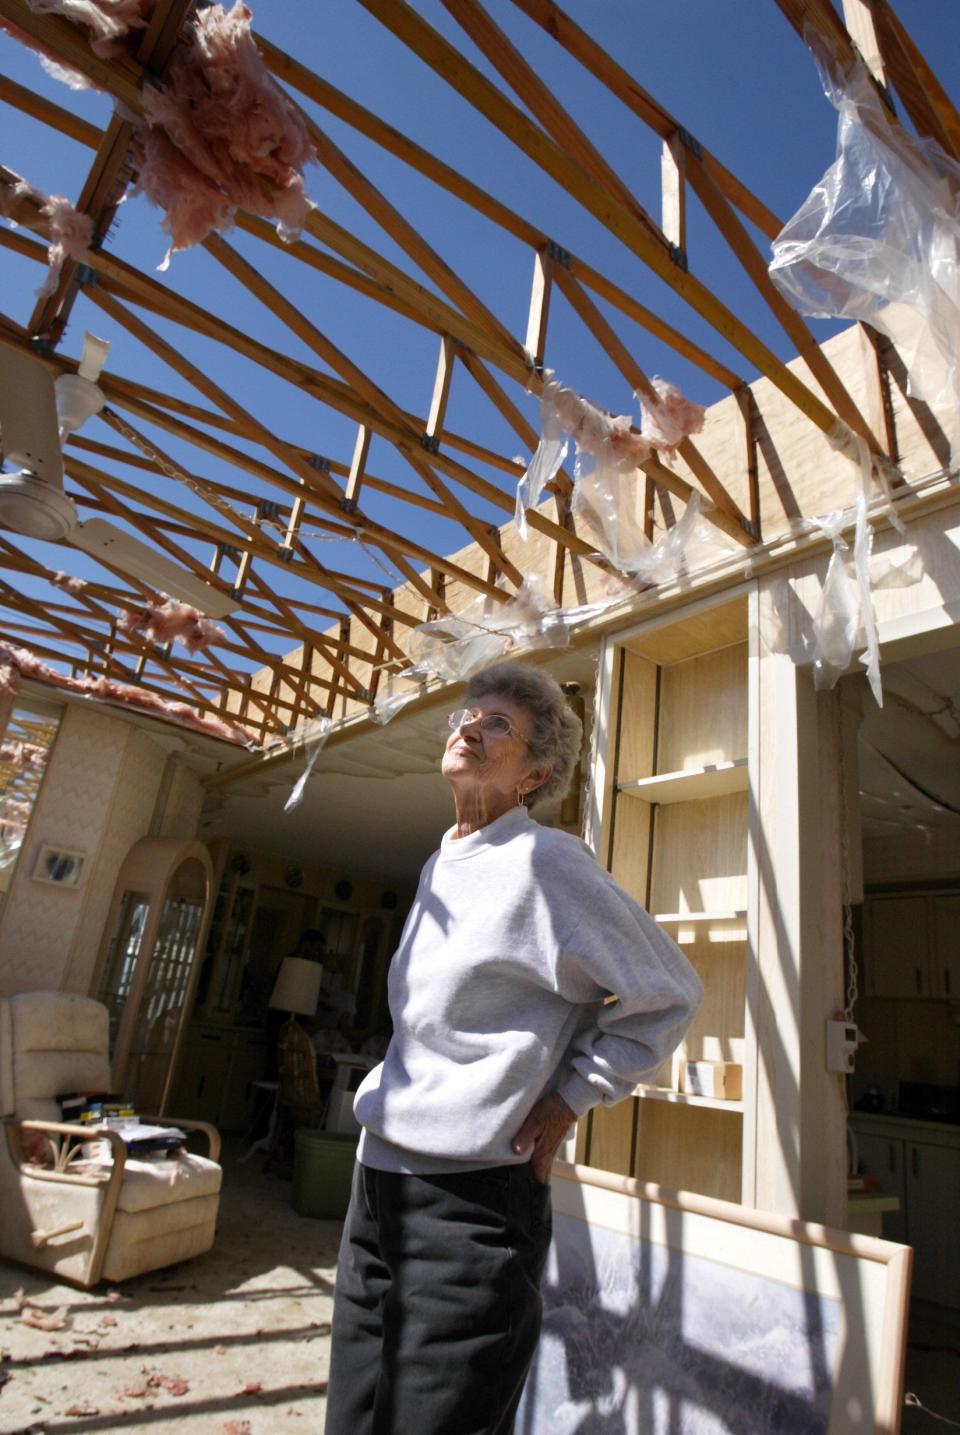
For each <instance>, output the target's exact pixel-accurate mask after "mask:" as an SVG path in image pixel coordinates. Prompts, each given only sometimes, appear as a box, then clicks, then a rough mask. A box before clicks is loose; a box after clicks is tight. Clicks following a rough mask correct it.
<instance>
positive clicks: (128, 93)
mask: <svg viewBox="0 0 960 1435" xmlns="http://www.w3.org/2000/svg"><path fill="white" fill-rule="evenodd" d="M0 15H4V16H5V17H6V18H7V19H8V20H12V21H13V23H14V24H15V25H16V26H17V28H18V29H20V30H23V31H24V32H25V33H26V34H27V35H29V36H30V37H31V39H33V40H36V41H37V43H38V48H40V49H41V50H52V51H53V53H54V54H55V55H57V56H59V58H60V59H61V60H62V61H63V62H64V64H66V65H69V66H70V67H71V68H72V69H74V70H79V71H80V73H81V74H82V75H86V77H87V79H88V80H91V81H92V82H93V84H94V85H95V87H96V88H97V89H100V90H106V91H107V93H108V94H111V95H113V96H114V97H115V98H116V99H118V100H122V101H123V103H124V104H125V105H126V106H127V108H128V109H130V110H132V111H133V113H134V114H137V115H139V114H140V113H142V106H143V101H142V98H141V93H140V84H141V80H142V75H143V71H142V68H141V66H140V65H138V64H137V63H136V62H135V61H134V60H132V59H130V58H128V57H126V56H125V57H124V58H123V59H118V60H103V59H101V58H100V56H99V55H96V54H94V52H93V50H92V49H91V47H90V41H89V39H88V38H87V34H86V32H85V31H84V30H83V29H81V28H80V26H79V25H73V24H71V23H70V21H69V20H65V19H63V18H62V17H61V16H60V15H50V14H44V13H42V12H34V11H33V10H32V9H31V8H30V6H29V4H27V0H0Z"/></svg>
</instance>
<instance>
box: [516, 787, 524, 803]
mask: <svg viewBox="0 0 960 1435" xmlns="http://www.w3.org/2000/svg"><path fill="white" fill-rule="evenodd" d="M523 797H524V794H523V793H522V792H521V791H520V789H519V787H518V788H517V806H518V807H523V806H524V801H523Z"/></svg>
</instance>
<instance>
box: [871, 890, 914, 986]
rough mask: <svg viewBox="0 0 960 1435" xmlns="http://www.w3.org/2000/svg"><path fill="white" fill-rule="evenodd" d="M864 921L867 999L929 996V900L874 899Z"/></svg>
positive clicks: (903, 898)
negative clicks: (871, 997) (870, 997)
mask: <svg viewBox="0 0 960 1435" xmlns="http://www.w3.org/2000/svg"><path fill="white" fill-rule="evenodd" d="M864 918H865V920H864V949H863V957H864V976H865V995H867V996H874V997H904V998H906V997H927V996H929V994H930V993H929V983H930V974H929V938H928V928H927V902H926V898H925V897H922V896H909V897H908V896H904V897H872V898H869V899H868V901H867V903H866V910H865V912H864Z"/></svg>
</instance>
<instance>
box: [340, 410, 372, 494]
mask: <svg viewBox="0 0 960 1435" xmlns="http://www.w3.org/2000/svg"><path fill="white" fill-rule="evenodd" d="M369 452H370V430H369V429H368V428H367V426H366V424H358V425H357V438H356V442H355V443H354V445H353V458H352V459H351V460H350V476H349V478H348V479H347V487H346V490H345V492H344V495H343V503H344V507H345V508H346V509H347V511H348V512H353V510H354V509H355V508H356V506H357V504H358V503H359V502H360V489H361V488H362V486H363V477H364V470H365V469H366V466H367V454H368V453H369Z"/></svg>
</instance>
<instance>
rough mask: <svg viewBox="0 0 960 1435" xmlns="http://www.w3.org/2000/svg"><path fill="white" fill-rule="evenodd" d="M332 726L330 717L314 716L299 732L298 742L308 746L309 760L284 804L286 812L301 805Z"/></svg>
mask: <svg viewBox="0 0 960 1435" xmlns="http://www.w3.org/2000/svg"><path fill="white" fill-rule="evenodd" d="M332 727H333V722H332V721H331V719H330V718H328V717H320V718H314V719H313V721H312V722H310V723H308V724H307V726H306V727H305V728H302V729H301V731H300V732H299V733H298V734H297V741H298V743H299V742H302V743H303V744H304V746H305V747H307V748H308V750H309V752H308V756H307V760H306V762H305V764H304V768H303V772H301V774H300V776H299V777H298V778H297V780H296V782H295V783H294V785H293V787H292V789H291V791H290V796H289V797H288V798H287V800H286V802H285V803H284V804H283V810H284V812H292V811H293V810H294V808H295V807H299V806H300V803H301V802H302V801H303V794H304V792H305V791H306V788H307V783H308V781H309V779H310V774H311V772H312V771H313V768H314V764H315V763H316V760H317V758H318V757H319V756H320V753H321V752H322V750H323V745H324V743H325V742H326V740H327V737H328V735H329V733H330V729H331V728H332Z"/></svg>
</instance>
